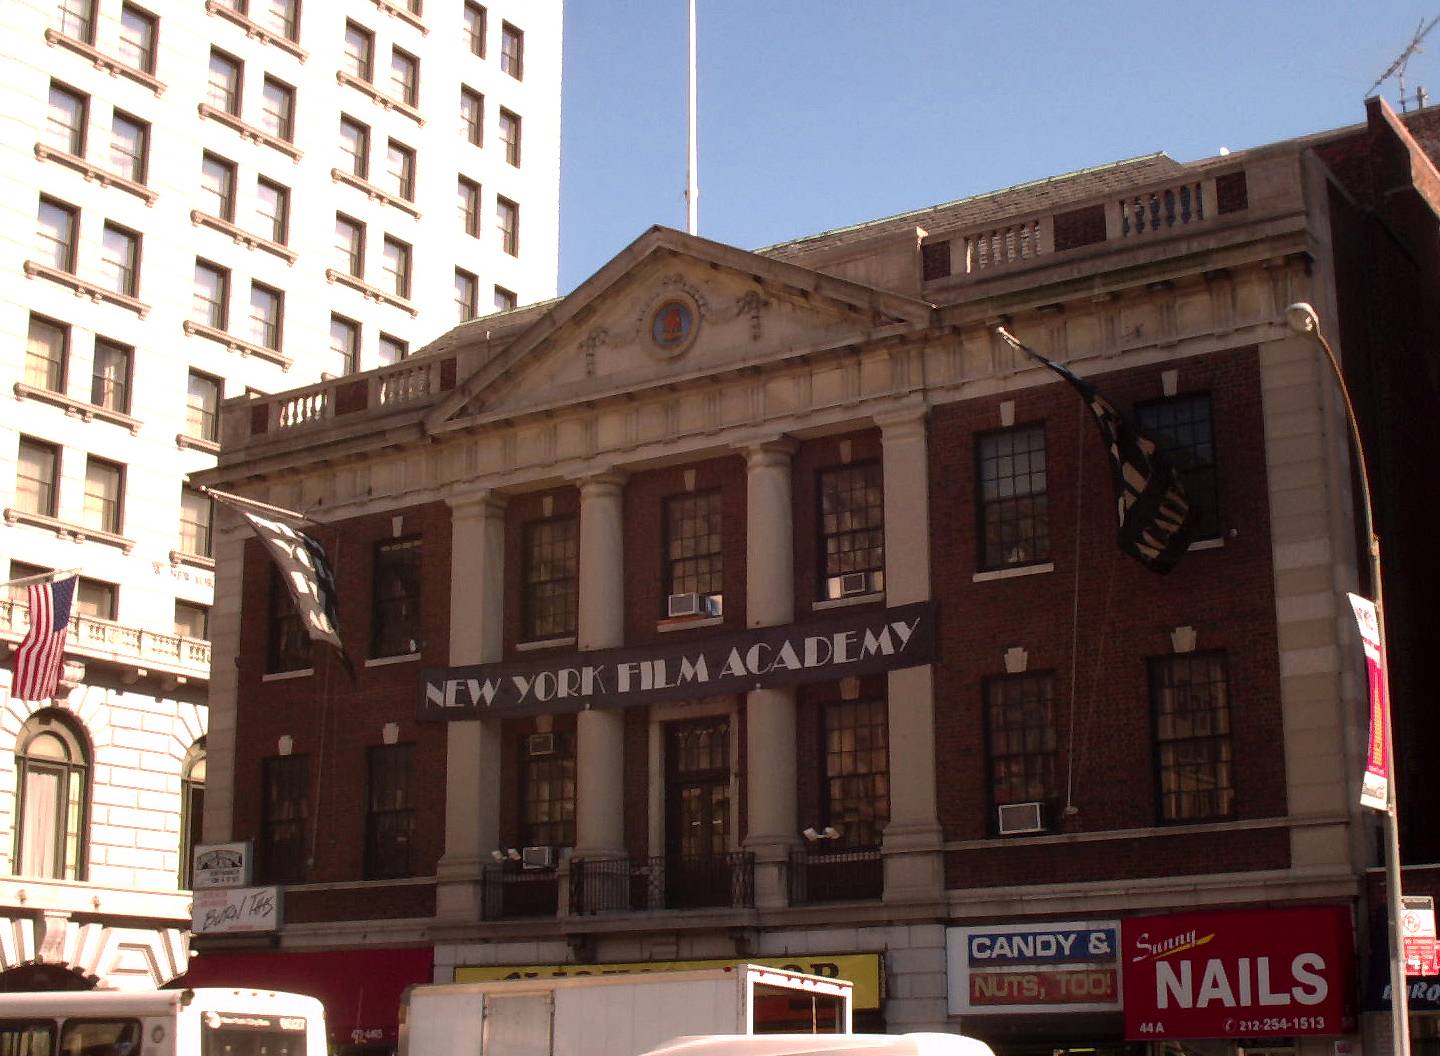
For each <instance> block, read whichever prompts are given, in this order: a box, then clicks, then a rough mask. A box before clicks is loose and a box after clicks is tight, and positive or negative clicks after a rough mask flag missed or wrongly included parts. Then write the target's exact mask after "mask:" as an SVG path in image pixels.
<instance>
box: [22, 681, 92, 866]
mask: <svg viewBox="0 0 1440 1056" xmlns="http://www.w3.org/2000/svg"><path fill="white" fill-rule="evenodd" d="M15 791H16V812H17V815H18V817H17V818H16V819H15V825H14V832H15V842H14V846H13V858H12V861H13V862H14V872H15V875H16V876H34V877H46V878H50V879H55V880H84V879H85V864H86V861H85V860H86V848H85V843H86V839H85V835H86V830H87V828H88V820H89V819H88V817H87V814H88V804H89V800H90V753H89V745H88V743H87V742H86V739H85V737H84V734H83V733H82V732H81V731H80V730H79V729H77V728H76V727H74V726H73V725H72V724H71V720H70V719H69V718H68V717H67V716H65V715H63V714H61V713H60V712H58V711H56V710H55V709H51V708H46V709H43V710H41V711H39V712H37V713H36V714H35V715H32V716H31V717H30V718H29V719H28V720H26V722H25V724H24V725H23V726H21V727H20V735H19V737H18V738H17V739H16V743H15Z"/></svg>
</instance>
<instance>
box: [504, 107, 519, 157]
mask: <svg viewBox="0 0 1440 1056" xmlns="http://www.w3.org/2000/svg"><path fill="white" fill-rule="evenodd" d="M500 142H501V143H503V144H505V160H506V162H508V163H509V164H511V165H514V166H515V167H516V168H519V167H520V115H519V114H516V113H512V112H511V111H509V110H506V109H505V108H504V107H503V106H502V107H501V108H500Z"/></svg>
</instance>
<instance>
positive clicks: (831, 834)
mask: <svg viewBox="0 0 1440 1056" xmlns="http://www.w3.org/2000/svg"><path fill="white" fill-rule="evenodd" d="M800 835H801V836H804V837H805V838H806V839H807V840H809V841H810V842H811V843H814V842H815V841H816V840H838V839H839V838H840V830H839V829H837V828H836V827H835V826H834V825H826V826H825V827H824V828H823V829H820V830H818V831H817V830H816V829H815V828H813V827H812V828H808V829H803V830H801V833H800Z"/></svg>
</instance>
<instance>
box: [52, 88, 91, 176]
mask: <svg viewBox="0 0 1440 1056" xmlns="http://www.w3.org/2000/svg"><path fill="white" fill-rule="evenodd" d="M89 110H90V100H89V98H88V97H87V96H85V95H84V94H82V93H80V92H77V91H76V90H75V89H73V88H69V87H67V86H66V85H63V84H61V83H60V82H59V81H51V82H50V100H49V104H48V106H47V108H46V111H45V142H46V143H47V144H49V145H50V146H52V147H54V148H56V149H57V150H63V151H64V152H65V153H66V154H73V155H75V156H76V157H77V158H83V157H84V156H85V124H86V118H87V115H88V113H89Z"/></svg>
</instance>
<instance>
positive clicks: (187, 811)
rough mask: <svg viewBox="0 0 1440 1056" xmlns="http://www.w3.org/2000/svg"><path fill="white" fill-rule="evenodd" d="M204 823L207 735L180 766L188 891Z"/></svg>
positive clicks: (182, 860)
mask: <svg viewBox="0 0 1440 1056" xmlns="http://www.w3.org/2000/svg"><path fill="white" fill-rule="evenodd" d="M179 604H180V603H179V602H176V605H177V606H178V605H179ZM176 622H177V623H178V622H179V620H178V619H177V620H176ZM204 826H205V738H204V737H201V738H200V739H199V740H197V741H196V742H195V743H194V744H192V745H191V746H190V749H189V751H187V752H186V753H185V760H184V762H183V763H181V765H180V886H181V887H182V888H184V889H185V890H187V891H188V890H189V889H191V888H192V887H194V886H195V847H196V845H198V844H199V843H201V842H203V840H204Z"/></svg>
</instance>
